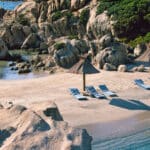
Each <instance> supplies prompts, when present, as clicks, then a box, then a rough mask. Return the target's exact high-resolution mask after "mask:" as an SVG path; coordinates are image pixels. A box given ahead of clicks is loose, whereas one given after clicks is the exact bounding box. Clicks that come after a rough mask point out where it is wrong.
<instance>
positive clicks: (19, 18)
mask: <svg viewBox="0 0 150 150" xmlns="http://www.w3.org/2000/svg"><path fill="white" fill-rule="evenodd" d="M16 20H17V21H18V22H19V23H20V24H22V25H24V26H25V25H27V26H29V25H30V22H29V20H28V18H26V17H25V16H24V15H23V14H20V15H19V16H17V19H16Z"/></svg>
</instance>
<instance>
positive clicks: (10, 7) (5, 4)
mask: <svg viewBox="0 0 150 150" xmlns="http://www.w3.org/2000/svg"><path fill="white" fill-rule="evenodd" d="M21 3H22V1H0V7H1V8H4V9H6V10H14V9H15V7H16V6H18V5H19V4H21Z"/></svg>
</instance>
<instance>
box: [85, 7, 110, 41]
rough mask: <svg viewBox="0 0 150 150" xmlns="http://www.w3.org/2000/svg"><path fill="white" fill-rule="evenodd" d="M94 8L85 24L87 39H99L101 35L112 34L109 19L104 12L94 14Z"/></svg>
mask: <svg viewBox="0 0 150 150" xmlns="http://www.w3.org/2000/svg"><path fill="white" fill-rule="evenodd" d="M96 10H97V9H96V8H93V10H92V11H91V14H90V18H89V21H88V24H87V34H88V38H89V39H100V38H101V37H102V36H104V35H106V34H109V35H111V34H112V31H111V30H112V26H111V20H110V18H109V17H108V16H107V13H106V12H104V13H102V14H100V15H98V16H96Z"/></svg>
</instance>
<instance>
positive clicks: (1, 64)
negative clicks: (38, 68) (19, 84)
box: [0, 61, 48, 80]
mask: <svg viewBox="0 0 150 150" xmlns="http://www.w3.org/2000/svg"><path fill="white" fill-rule="evenodd" d="M8 64H9V62H7V61H0V79H2V80H21V79H30V78H39V77H44V76H47V75H48V74H47V73H45V72H30V73H24V74H18V72H17V71H15V70H11V68H10V67H8Z"/></svg>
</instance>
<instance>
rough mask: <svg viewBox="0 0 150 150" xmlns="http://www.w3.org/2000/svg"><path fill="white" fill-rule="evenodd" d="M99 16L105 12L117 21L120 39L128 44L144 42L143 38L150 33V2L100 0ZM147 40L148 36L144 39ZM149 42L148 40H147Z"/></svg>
mask: <svg viewBox="0 0 150 150" xmlns="http://www.w3.org/2000/svg"><path fill="white" fill-rule="evenodd" d="M99 2H100V4H99V7H98V9H97V14H100V13H102V12H103V11H104V10H107V11H108V15H109V16H111V15H113V19H114V20H117V22H116V24H115V25H114V28H115V30H116V31H117V35H118V37H119V38H126V40H127V42H129V41H131V40H134V39H135V38H137V37H138V38H137V39H135V41H140V42H141V41H142V39H141V37H143V36H144V35H146V34H147V33H148V32H150V0H99ZM140 39H141V40H140ZM144 39H147V36H146V37H145V38H144ZM146 41H147V40H146Z"/></svg>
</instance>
